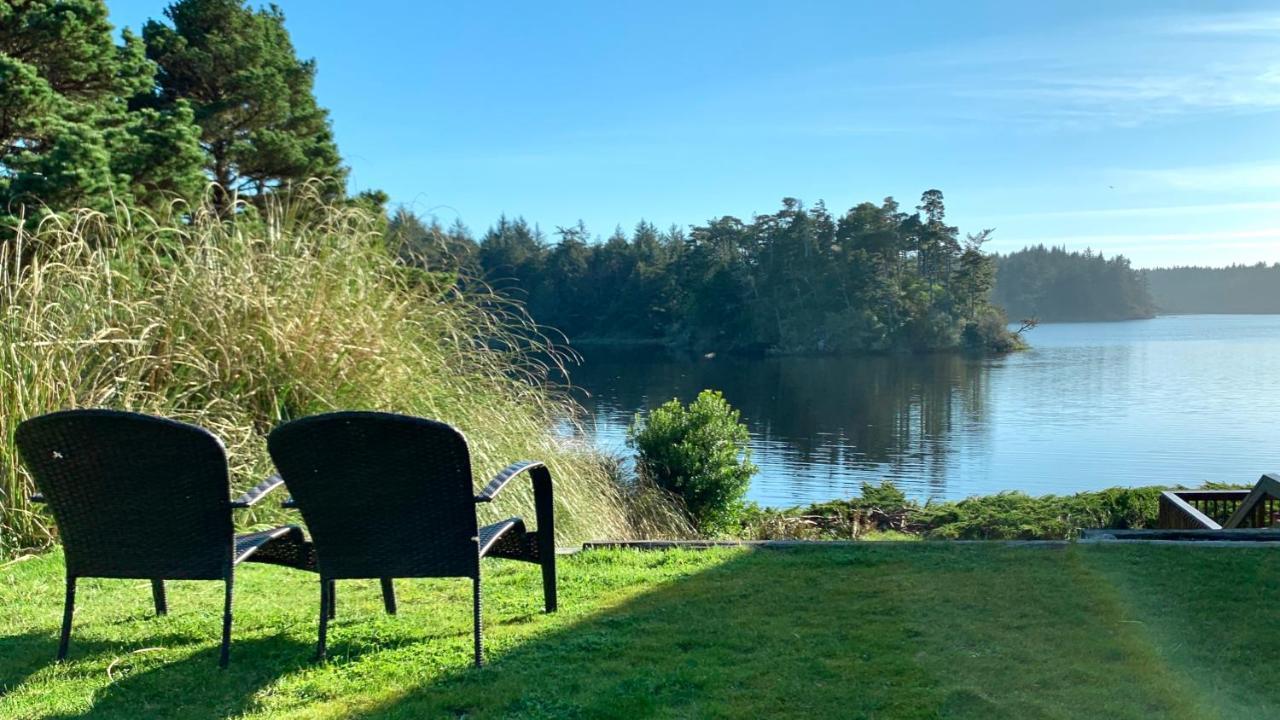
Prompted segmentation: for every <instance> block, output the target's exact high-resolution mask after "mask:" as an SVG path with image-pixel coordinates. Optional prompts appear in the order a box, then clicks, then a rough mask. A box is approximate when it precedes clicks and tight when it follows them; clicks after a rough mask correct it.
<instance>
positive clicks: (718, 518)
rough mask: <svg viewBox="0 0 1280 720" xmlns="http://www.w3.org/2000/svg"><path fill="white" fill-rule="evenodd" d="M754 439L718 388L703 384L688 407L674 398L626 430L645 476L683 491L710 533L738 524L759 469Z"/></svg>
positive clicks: (695, 516) (690, 508)
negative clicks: (752, 446)
mask: <svg viewBox="0 0 1280 720" xmlns="http://www.w3.org/2000/svg"><path fill="white" fill-rule="evenodd" d="M749 439H750V436H749V435H748V432H747V427H746V426H745V425H743V424H742V423H741V422H739V421H738V411H737V410H734V409H733V408H732V407H730V406H729V403H727V402H726V401H725V399H724V397H723V396H722V395H721V394H720V393H719V392H716V391H713V390H703V391H702V392H701V393H699V394H698V397H697V399H695V400H694V401H693V402H692V403H690V404H689V406H688V407H687V408H686V407H684V406H683V405H681V404H680V401H679V400H674V399H673V400H671V401H669V402H667V403H665V404H663V405H662V406H660V407H658V408H656V409H655V410H653V411H652V412H651V413H650V414H649V416H648V417H647V418H646V417H643V416H640V415H637V416H636V419H635V422H634V423H633V424H632V426H631V427H630V428H628V430H627V444H628V445H630V446H631V447H633V448H635V450H636V469H637V471H638V472H639V474H640V475H641V477H642V479H643V480H647V481H649V482H652V483H653V484H654V485H656V486H657V487H659V488H661V489H663V490H666V491H668V492H671V493H673V494H674V495H676V496H677V497H679V498H680V499H681V501H683V503H684V506H685V508H686V509H687V510H688V513H689V517H690V518H691V519H692V520H693V522H694V524H695V525H696V526H697V527H698V529H699V530H701V531H702V532H703V533H706V534H717V533H721V532H724V531H726V530H729V529H731V528H733V527H735V526H736V525H737V524H738V520H739V516H740V515H741V513H742V510H743V503H742V498H743V496H744V495H746V492H747V486H748V485H749V484H750V483H751V476H752V475H754V474H755V472H756V466H755V465H753V464H752V463H751V449H750V447H748V445H747V442H748V440H749Z"/></svg>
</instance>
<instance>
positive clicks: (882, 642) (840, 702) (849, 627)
mask: <svg viewBox="0 0 1280 720" xmlns="http://www.w3.org/2000/svg"><path fill="white" fill-rule="evenodd" d="M654 557H655V560H657V561H660V558H661V556H654ZM891 562H892V561H891V560H886V559H885V557H884V555H883V554H880V553H839V554H833V553H829V552H822V551H821V550H819V551H817V552H809V551H782V552H774V551H765V552H757V553H749V554H745V555H742V556H740V557H735V558H732V559H730V560H728V561H726V562H724V563H723V564H720V565H717V566H715V567H712V568H710V569H707V570H703V571H700V572H696V573H694V574H690V575H687V576H683V577H680V578H678V579H676V580H674V581H672V582H668V583H665V584H662V585H660V586H658V587H657V588H656V589H654V590H652V591H650V592H646V593H644V594H643V595H641V596H639V597H637V598H635V599H632V600H630V601H628V602H626V603H624V604H622V605H620V606H618V607H615V608H611V609H609V610H607V611H605V612H603V613H601V614H598V615H593V616H590V617H588V618H586V619H584V620H582V621H580V622H577V623H575V624H573V625H571V626H568V627H565V628H563V629H559V630H556V631H554V632H551V633H548V634H545V635H542V636H539V637H534V638H531V639H529V640H526V641H523V642H520V643H519V644H518V645H516V646H514V647H509V648H506V649H504V648H501V647H499V648H496V649H495V650H494V651H491V653H490V663H489V665H487V666H486V667H484V668H482V669H479V670H476V669H467V670H461V669H460V670H458V671H456V672H454V673H452V674H450V675H447V676H445V677H443V678H441V679H440V680H438V681H436V682H434V683H432V684H431V685H429V686H424V687H421V688H417V689H415V690H413V691H411V692H409V693H408V694H406V695H404V696H402V697H399V698H396V699H395V700H393V701H390V702H388V703H386V704H384V705H382V706H380V707H376V708H373V709H371V710H367V711H365V712H364V713H363V714H362V715H360V716H359V717H363V718H367V719H368V720H374V719H377V720H382V719H385V718H417V717H519V718H538V717H547V718H576V717H583V718H639V717H650V716H654V715H661V716H664V717H665V716H679V717H686V716H687V717H779V716H788V717H810V716H812V717H820V716H824V715H825V716H827V717H859V716H861V715H860V713H861V712H866V711H869V712H871V713H873V714H876V715H880V716H883V717H895V718H910V717H932V716H933V713H935V712H936V711H937V710H938V709H939V708H940V707H946V706H948V705H949V704H954V703H957V702H958V703H960V704H962V705H971V704H974V703H977V704H978V705H979V706H980V705H981V703H982V702H984V701H982V700H981V698H973V697H969V696H962V697H948V696H947V695H946V694H945V693H940V692H936V691H935V689H936V688H937V686H938V682H937V678H936V677H934V676H933V675H932V674H931V673H929V672H928V671H925V670H924V669H922V668H921V667H920V666H919V664H918V663H917V662H916V661H915V659H914V658H913V654H912V653H910V652H905V653H904V652H902V648H903V647H904V645H905V646H909V645H910V644H911V643H912V642H913V636H914V630H913V629H912V627H911V624H912V623H911V622H910V617H909V615H910V613H911V609H910V608H909V607H906V606H904V605H903V604H901V603H900V602H897V601H896V600H895V598H893V597H891V596H889V595H887V594H885V593H882V592H880V591H879V590H878V589H876V588H874V587H859V586H858V585H857V584H850V582H849V581H850V579H851V575H852V574H857V575H863V574H865V573H867V572H871V573H874V572H876V571H877V569H876V566H879V565H881V564H889V563H891ZM842 570H843V572H842ZM848 571H854V572H853V573H850V572H848ZM804 608H807V609H816V610H817V611H816V612H797V611H796V610H799V609H804ZM492 620H497V618H493V619H492ZM855 707H856V708H861V709H863V710H861V711H857V712H855V711H853V710H852V709H853V708H855ZM974 709H975V710H980V707H975V708H974Z"/></svg>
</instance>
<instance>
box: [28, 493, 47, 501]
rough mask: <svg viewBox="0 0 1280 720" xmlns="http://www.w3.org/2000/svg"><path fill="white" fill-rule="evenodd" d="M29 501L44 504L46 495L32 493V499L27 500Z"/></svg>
mask: <svg viewBox="0 0 1280 720" xmlns="http://www.w3.org/2000/svg"><path fill="white" fill-rule="evenodd" d="M27 500H29V501H31V502H33V503H42V502H44V501H45V499H44V493H38V492H34V493H31V497H29V498H27Z"/></svg>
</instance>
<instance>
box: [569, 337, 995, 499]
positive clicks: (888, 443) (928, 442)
mask: <svg viewBox="0 0 1280 720" xmlns="http://www.w3.org/2000/svg"><path fill="white" fill-rule="evenodd" d="M987 363H988V361H982V360H977V359H972V358H966V357H963V356H959V355H953V354H940V355H929V356H910V357H898V356H876V357H846V358H804V357H786V358H768V359H718V360H713V361H671V360H666V359H650V360H642V359H636V358H634V357H632V358H619V357H609V356H604V357H596V356H593V357H590V358H589V359H588V360H587V361H586V362H584V364H583V365H582V366H581V367H579V368H577V369H576V371H575V372H573V374H572V376H573V381H574V384H575V385H577V386H579V387H580V388H584V389H585V391H586V392H589V393H590V397H589V398H587V399H586V400H585V404H586V405H587V407H588V409H595V408H597V407H598V408H600V409H607V410H609V411H613V412H618V411H622V412H624V413H628V414H629V413H631V412H634V411H637V410H641V409H646V408H649V407H653V406H656V405H658V404H660V403H662V402H665V401H666V400H669V399H670V398H672V397H679V398H680V399H681V400H684V401H688V400H690V399H692V398H693V397H694V396H695V395H696V394H697V392H698V391H699V390H701V389H703V388H715V389H718V390H721V391H723V392H724V394H725V397H726V398H727V399H728V400H729V401H730V402H731V403H732V404H733V405H734V407H736V408H738V409H739V410H741V411H742V415H743V419H744V421H745V422H747V424H748V425H749V426H750V427H751V430H752V434H753V435H754V436H755V438H756V439H757V442H758V443H760V444H765V445H769V446H774V445H778V446H781V447H784V448H786V450H787V457H786V458H785V460H786V462H788V463H800V464H806V465H823V466H827V467H831V468H833V469H834V468H845V469H846V472H852V473H856V474H857V475H859V476H863V477H876V476H880V477H900V478H903V479H908V480H912V481H914V483H913V484H916V483H920V484H926V485H927V486H928V489H929V490H930V491H931V492H935V493H936V492H944V491H945V485H946V478H947V468H948V464H949V462H948V461H949V458H950V456H951V455H952V454H953V453H954V452H955V444H956V442H957V437H958V436H959V435H963V442H964V443H965V444H966V446H967V447H968V449H969V450H972V449H973V448H972V445H973V444H974V443H975V442H984V437H985V432H984V428H985V425H984V423H983V418H984V415H985V413H986V406H987V398H988V393H989V391H988V386H987V378H986V375H987V370H988V364H987ZM837 472H838V471H837Z"/></svg>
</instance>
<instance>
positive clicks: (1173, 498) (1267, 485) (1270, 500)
mask: <svg viewBox="0 0 1280 720" xmlns="http://www.w3.org/2000/svg"><path fill="white" fill-rule="evenodd" d="M1159 507H1160V514H1159V519H1158V521H1157V526H1158V527H1160V528H1162V529H1170V530H1195V529H1207V530H1220V529H1227V530H1234V529H1237V528H1271V527H1280V476H1277V475H1263V476H1262V477H1261V478H1260V479H1259V480H1258V484H1257V485H1255V486H1254V488H1253V489H1252V490H1166V491H1165V492H1163V493H1161V494H1160V506H1159Z"/></svg>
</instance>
